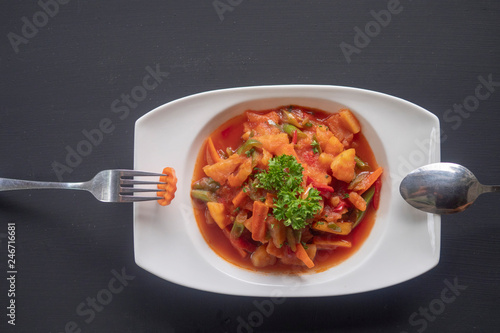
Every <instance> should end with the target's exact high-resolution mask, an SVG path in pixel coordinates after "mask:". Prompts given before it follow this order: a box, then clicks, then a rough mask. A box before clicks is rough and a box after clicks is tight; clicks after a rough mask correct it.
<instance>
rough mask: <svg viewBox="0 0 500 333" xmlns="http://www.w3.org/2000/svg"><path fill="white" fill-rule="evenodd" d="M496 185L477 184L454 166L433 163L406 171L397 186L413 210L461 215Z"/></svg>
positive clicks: (472, 178) (470, 176)
mask: <svg viewBox="0 0 500 333" xmlns="http://www.w3.org/2000/svg"><path fill="white" fill-rule="evenodd" d="M499 190H500V186H488V185H483V184H481V183H480V182H479V181H478V180H477V178H476V177H475V176H474V174H473V173H472V172H471V171H470V170H468V169H467V168H465V167H464V166H462V165H459V164H455V163H434V164H428V165H425V166H423V167H420V168H418V169H416V170H414V171H412V172H410V173H409V174H408V175H407V176H406V177H405V178H404V179H403V180H402V181H401V185H400V187H399V191H400V193H401V196H402V197H403V198H404V199H405V200H406V202H408V203H409V204H410V205H412V206H413V207H415V208H417V209H420V210H422V211H424V212H428V213H433V214H453V213H458V212H462V211H464V210H465V209H467V207H469V206H470V205H472V203H473V202H474V201H475V200H476V199H477V197H478V196H479V195H481V194H482V193H485V192H496V191H499Z"/></svg>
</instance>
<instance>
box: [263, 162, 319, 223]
mask: <svg viewBox="0 0 500 333" xmlns="http://www.w3.org/2000/svg"><path fill="white" fill-rule="evenodd" d="M302 171H304V168H303V167H302V165H301V164H300V163H299V162H298V161H297V159H296V158H295V157H293V156H290V155H280V156H276V157H274V158H272V159H270V160H269V171H267V172H266V171H264V170H262V171H261V172H259V173H258V174H256V176H255V177H256V179H257V181H258V183H257V185H256V186H257V187H260V188H263V189H266V190H268V191H270V192H274V193H276V194H277V199H275V200H274V206H273V213H274V216H275V217H276V218H277V219H278V220H281V221H283V224H284V225H285V226H292V228H293V229H296V230H297V229H302V228H304V227H305V226H306V224H307V220H309V219H311V218H313V217H314V215H315V214H316V213H317V212H318V211H319V210H320V209H321V205H320V204H319V201H320V200H321V196H320V193H319V191H318V190H317V189H315V188H311V189H310V190H309V192H308V193H307V197H305V198H304V199H303V198H302V196H301V194H302V193H303V192H304V188H302V186H301V184H302V177H303V176H302Z"/></svg>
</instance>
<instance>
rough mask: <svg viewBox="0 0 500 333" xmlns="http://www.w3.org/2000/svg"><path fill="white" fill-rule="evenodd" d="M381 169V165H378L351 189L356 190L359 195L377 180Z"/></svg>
mask: <svg viewBox="0 0 500 333" xmlns="http://www.w3.org/2000/svg"><path fill="white" fill-rule="evenodd" d="M383 171H384V169H382V167H379V168H378V169H376V170H375V171H373V172H372V173H370V174H369V175H368V176H367V177H366V178H365V179H363V181H362V182H360V184H358V185H356V187H355V188H354V189H353V190H354V191H357V192H358V194H360V195H361V194H363V193H365V191H366V190H368V189H369V188H370V187H371V186H372V185H373V184H374V183H375V182H376V181H377V179H378V178H379V177H380V175H382V172H383Z"/></svg>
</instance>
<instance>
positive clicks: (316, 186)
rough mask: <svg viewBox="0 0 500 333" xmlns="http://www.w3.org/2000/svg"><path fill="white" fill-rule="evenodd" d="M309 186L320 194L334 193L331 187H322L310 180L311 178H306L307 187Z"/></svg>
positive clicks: (322, 185)
mask: <svg viewBox="0 0 500 333" xmlns="http://www.w3.org/2000/svg"><path fill="white" fill-rule="evenodd" d="M309 184H312V186H313V187H314V188H315V189H317V190H318V191H320V192H331V193H333V192H335V190H334V189H333V187H331V186H328V185H324V184H320V183H318V182H316V181H314V179H312V178H311V177H309V176H307V185H309Z"/></svg>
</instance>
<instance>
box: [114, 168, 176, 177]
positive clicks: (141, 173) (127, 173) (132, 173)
mask: <svg viewBox="0 0 500 333" xmlns="http://www.w3.org/2000/svg"><path fill="white" fill-rule="evenodd" d="M120 176H122V177H135V176H156V177H160V176H166V175H165V174H162V173H154V172H146V171H135V170H120Z"/></svg>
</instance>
